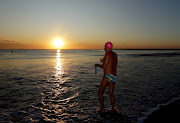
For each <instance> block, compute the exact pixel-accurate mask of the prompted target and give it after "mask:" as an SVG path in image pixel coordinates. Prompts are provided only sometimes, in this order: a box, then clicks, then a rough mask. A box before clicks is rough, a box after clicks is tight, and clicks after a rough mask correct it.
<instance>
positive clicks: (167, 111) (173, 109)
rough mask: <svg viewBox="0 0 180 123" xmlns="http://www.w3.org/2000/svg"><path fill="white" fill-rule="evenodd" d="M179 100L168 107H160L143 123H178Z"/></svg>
mask: <svg viewBox="0 0 180 123" xmlns="http://www.w3.org/2000/svg"><path fill="white" fill-rule="evenodd" d="M179 104H180V99H178V100H176V101H174V102H171V103H170V104H168V105H164V106H160V107H159V109H157V110H156V111H154V112H153V113H152V114H151V115H149V116H148V117H147V118H146V119H145V120H144V123H155V122H156V123H165V122H168V123H178V122H180V119H179V113H180V105H179Z"/></svg>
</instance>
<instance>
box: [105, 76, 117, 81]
mask: <svg viewBox="0 0 180 123" xmlns="http://www.w3.org/2000/svg"><path fill="white" fill-rule="evenodd" d="M104 77H105V78H106V79H107V80H108V81H109V82H115V81H116V76H114V75H112V74H106V75H104Z"/></svg>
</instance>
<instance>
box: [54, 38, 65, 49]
mask: <svg viewBox="0 0 180 123" xmlns="http://www.w3.org/2000/svg"><path fill="white" fill-rule="evenodd" d="M53 44H54V46H55V48H56V49H61V48H63V47H64V41H63V40H62V39H60V38H56V39H54V40H53Z"/></svg>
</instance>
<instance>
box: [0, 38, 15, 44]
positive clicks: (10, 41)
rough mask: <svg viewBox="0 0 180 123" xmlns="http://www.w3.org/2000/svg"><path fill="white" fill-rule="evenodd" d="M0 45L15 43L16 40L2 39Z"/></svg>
mask: <svg viewBox="0 0 180 123" xmlns="http://www.w3.org/2000/svg"><path fill="white" fill-rule="evenodd" d="M0 43H15V41H14V40H9V39H5V38H0Z"/></svg>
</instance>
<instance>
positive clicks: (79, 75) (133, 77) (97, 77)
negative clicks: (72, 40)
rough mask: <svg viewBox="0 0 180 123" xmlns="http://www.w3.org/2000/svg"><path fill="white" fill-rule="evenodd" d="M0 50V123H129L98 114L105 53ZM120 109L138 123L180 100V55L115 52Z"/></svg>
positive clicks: (97, 51)
mask: <svg viewBox="0 0 180 123" xmlns="http://www.w3.org/2000/svg"><path fill="white" fill-rule="evenodd" d="M13 51H14V52H13V53H12V52H11V50H0V122H58V121H60V122H107V123H108V122H125V121H124V119H123V118H120V117H118V118H117V117H116V118H114V117H113V116H111V114H110V111H109V110H110V108H111V106H110V100H109V95H108V89H106V91H105V94H104V97H105V98H104V99H105V107H106V112H107V113H106V117H102V116H100V115H98V114H97V110H98V109H99V106H100V104H99V100H98V93H97V91H98V87H99V83H100V81H101V78H102V74H103V73H102V70H101V69H99V72H98V74H94V64H95V63H97V62H99V59H100V58H102V57H103V55H104V51H103V50H61V51H59V52H57V51H56V50H13ZM115 52H116V53H117V54H118V70H117V72H118V78H117V82H116V85H115V103H116V104H115V105H116V107H117V109H118V110H119V111H120V112H121V114H122V115H123V116H124V117H125V118H126V119H128V120H129V121H132V122H138V120H139V119H143V117H145V116H146V113H148V112H150V111H152V109H153V108H156V107H157V106H158V105H160V104H166V103H168V102H169V101H171V100H173V99H175V98H178V97H180V76H179V75H180V62H179V61H180V50H115Z"/></svg>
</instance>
